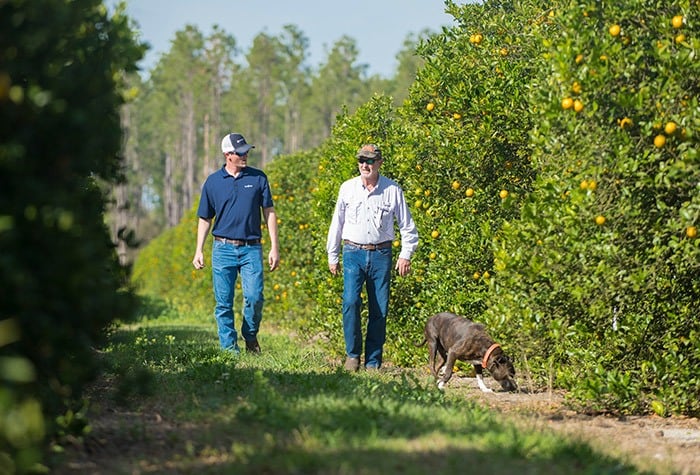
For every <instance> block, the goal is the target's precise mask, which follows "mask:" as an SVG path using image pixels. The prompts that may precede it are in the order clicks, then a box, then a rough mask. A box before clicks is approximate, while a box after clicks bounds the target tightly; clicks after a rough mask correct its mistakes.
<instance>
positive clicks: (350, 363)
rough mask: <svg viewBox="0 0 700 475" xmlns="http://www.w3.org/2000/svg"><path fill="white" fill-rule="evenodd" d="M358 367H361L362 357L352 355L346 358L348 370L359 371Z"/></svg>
mask: <svg viewBox="0 0 700 475" xmlns="http://www.w3.org/2000/svg"><path fill="white" fill-rule="evenodd" d="M358 369H360V358H352V357H350V356H348V357H347V358H345V370H346V371H357V370H358Z"/></svg>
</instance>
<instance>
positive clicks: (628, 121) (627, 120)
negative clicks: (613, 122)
mask: <svg viewBox="0 0 700 475" xmlns="http://www.w3.org/2000/svg"><path fill="white" fill-rule="evenodd" d="M619 122H620V128H621V129H624V128H625V127H629V126H630V125H632V119H630V118H629V117H623V118H622V119H620V121H619Z"/></svg>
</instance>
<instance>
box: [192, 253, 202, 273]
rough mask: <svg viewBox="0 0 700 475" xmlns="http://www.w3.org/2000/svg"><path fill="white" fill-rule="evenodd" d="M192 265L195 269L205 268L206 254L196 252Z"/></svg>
mask: <svg viewBox="0 0 700 475" xmlns="http://www.w3.org/2000/svg"><path fill="white" fill-rule="evenodd" d="M192 265H193V266H194V268H195V269H204V254H203V253H202V252H196V253H195V254H194V258H193V259H192Z"/></svg>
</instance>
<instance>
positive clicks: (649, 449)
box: [446, 373, 700, 475]
mask: <svg viewBox="0 0 700 475" xmlns="http://www.w3.org/2000/svg"><path fill="white" fill-rule="evenodd" d="M484 380H485V382H486V384H487V386H489V387H490V388H494V391H495V392H493V393H483V392H481V390H480V389H479V387H478V386H477V383H476V378H472V377H465V376H463V375H462V376H460V375H459V373H456V374H455V375H454V376H453V377H452V379H451V380H450V382H449V383H448V386H447V389H446V390H448V391H449V390H453V391H460V392H463V393H464V395H465V397H467V398H469V399H472V400H475V401H478V402H479V403H481V404H483V405H486V406H488V407H489V408H491V409H493V410H495V411H498V412H500V413H502V414H504V415H506V416H508V417H509V418H512V419H513V420H514V421H515V422H516V423H517V424H522V425H523V426H524V427H529V428H533V427H534V428H537V429H541V430H554V431H557V432H558V433H561V434H563V435H566V436H567V437H570V438H573V439H574V440H580V441H583V442H586V443H587V444H589V445H590V446H591V447H593V448H594V449H595V450H596V451H599V452H601V453H604V454H607V455H610V456H614V457H617V458H622V459H623V460H625V461H628V462H630V463H631V464H633V465H635V466H636V467H638V468H639V469H640V471H648V472H651V473H657V474H680V475H698V474H700V419H697V418H682V417H668V418H663V417H659V416H655V415H654V416H627V417H615V416H609V415H587V414H580V413H577V412H575V411H572V410H570V409H567V406H566V404H565V399H564V395H563V394H562V393H561V392H542V393H505V392H498V391H497V390H496V388H498V383H497V382H495V381H494V380H492V379H490V378H488V377H485V378H484Z"/></svg>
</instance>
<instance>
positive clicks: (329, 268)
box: [328, 263, 340, 275]
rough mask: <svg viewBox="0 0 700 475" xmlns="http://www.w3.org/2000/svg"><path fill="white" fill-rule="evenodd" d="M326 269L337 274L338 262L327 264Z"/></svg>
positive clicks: (338, 270) (338, 269)
mask: <svg viewBox="0 0 700 475" xmlns="http://www.w3.org/2000/svg"><path fill="white" fill-rule="evenodd" d="M328 270H330V271H331V274H333V275H338V273H339V272H340V264H338V263H335V264H328Z"/></svg>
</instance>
